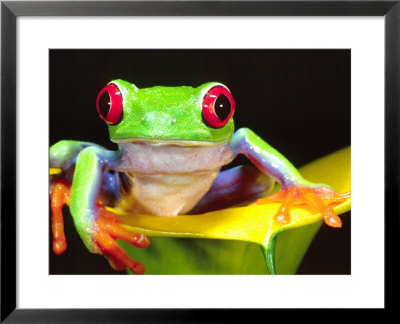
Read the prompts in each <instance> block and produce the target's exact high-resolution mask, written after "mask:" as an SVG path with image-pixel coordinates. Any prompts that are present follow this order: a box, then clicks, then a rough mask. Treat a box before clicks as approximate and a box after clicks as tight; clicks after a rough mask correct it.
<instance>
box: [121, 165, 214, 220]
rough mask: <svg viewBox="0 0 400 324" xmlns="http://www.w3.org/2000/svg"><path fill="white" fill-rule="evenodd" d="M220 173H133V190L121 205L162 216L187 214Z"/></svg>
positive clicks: (135, 210) (128, 208) (131, 209)
mask: <svg viewBox="0 0 400 324" xmlns="http://www.w3.org/2000/svg"><path fill="white" fill-rule="evenodd" d="M217 174H218V172H217V171H214V172H197V173H191V174H135V173H132V172H130V173H129V178H130V179H131V182H132V183H133V185H132V187H131V192H130V193H129V194H128V195H125V196H124V197H123V199H122V200H121V204H120V206H119V208H123V209H124V210H129V211H131V212H132V213H145V214H150V215H158V216H176V215H179V214H184V213H186V212H188V211H189V210H191V209H192V208H193V207H194V206H195V205H196V203H197V202H198V201H199V200H200V199H201V198H202V197H203V196H204V194H205V193H206V192H207V191H208V190H209V189H210V187H211V185H212V183H213V181H214V179H215V177H216V176H217Z"/></svg>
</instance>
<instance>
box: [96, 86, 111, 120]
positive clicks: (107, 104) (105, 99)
mask: <svg viewBox="0 0 400 324" xmlns="http://www.w3.org/2000/svg"><path fill="white" fill-rule="evenodd" d="M98 105H99V110H100V113H101V114H102V115H103V116H104V117H105V118H107V115H108V112H109V111H110V108H111V101H110V95H109V94H108V91H104V92H103V93H102V95H101V96H100V98H99V103H98Z"/></svg>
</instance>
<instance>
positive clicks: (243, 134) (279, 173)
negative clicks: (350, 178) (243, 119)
mask: <svg viewBox="0 0 400 324" xmlns="http://www.w3.org/2000/svg"><path fill="white" fill-rule="evenodd" d="M231 147H232V150H233V152H234V153H235V154H244V155H245V156H247V157H248V158H249V159H250V160H251V162H252V163H253V164H254V165H255V166H257V168H259V169H260V170H261V171H262V172H264V173H266V174H267V175H269V176H270V177H272V178H274V179H275V180H277V181H278V182H279V183H280V184H281V191H280V192H278V193H276V194H274V195H272V196H269V197H265V198H261V199H259V200H258V201H257V202H256V204H257V203H266V202H280V203H281V206H280V208H279V210H278V213H277V214H276V216H275V220H276V221H277V222H278V223H281V224H287V223H289V222H290V209H291V208H292V207H293V206H294V205H297V204H305V205H306V206H307V207H308V208H309V209H311V210H312V211H316V212H320V213H321V214H322V215H323V216H324V220H325V223H326V224H327V225H329V226H332V227H341V225H342V222H341V220H340V218H339V217H338V216H337V215H336V214H335V213H334V211H333V209H332V207H331V206H330V204H332V203H341V202H343V201H345V200H346V199H347V198H348V197H349V196H350V193H344V194H339V193H337V192H336V191H334V190H333V189H332V188H330V187H329V186H327V185H324V184H315V183H311V182H309V181H307V180H305V179H304V178H303V177H302V175H301V174H300V172H299V171H298V170H297V169H296V168H295V167H294V166H293V165H292V164H291V163H290V162H289V161H288V160H287V159H286V158H285V157H284V156H283V155H282V154H280V153H279V152H278V151H277V150H275V149H274V148H272V147H271V146H270V145H269V144H267V143H266V142H265V141H263V140H262V139H261V138H260V137H259V136H257V135H256V134H255V133H254V132H252V131H251V130H250V129H248V128H241V129H239V130H238V131H237V132H236V133H235V134H234V135H233V137H232V140H231Z"/></svg>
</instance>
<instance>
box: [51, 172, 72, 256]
mask: <svg viewBox="0 0 400 324" xmlns="http://www.w3.org/2000/svg"><path fill="white" fill-rule="evenodd" d="M70 195H71V183H70V182H69V181H67V180H66V179H63V178H58V179H52V180H51V181H50V201H51V203H50V210H51V231H52V234H53V251H54V253H56V254H61V253H63V252H64V251H65V249H66V248H67V240H66V238H65V233H64V217H63V214H62V208H63V206H64V205H65V204H69V199H70Z"/></svg>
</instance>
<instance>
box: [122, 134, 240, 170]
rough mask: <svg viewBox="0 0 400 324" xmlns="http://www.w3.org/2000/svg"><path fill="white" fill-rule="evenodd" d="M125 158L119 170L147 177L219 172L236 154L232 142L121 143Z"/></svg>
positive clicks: (123, 157)
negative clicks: (191, 143)
mask: <svg viewBox="0 0 400 324" xmlns="http://www.w3.org/2000/svg"><path fill="white" fill-rule="evenodd" d="M119 147H120V151H121V157H120V159H119V161H118V164H117V165H116V168H115V170H116V171H122V172H134V173H146V174H167V173H168V174H182V173H186V174H187V173H193V172H215V171H216V170H219V169H220V168H221V167H222V166H223V165H226V164H228V163H230V162H231V161H232V160H233V158H234V154H233V152H232V150H231V147H230V145H229V144H228V143H223V144H219V145H216V144H214V145H209V146H205V145H176V144H171V142H168V144H166V143H160V142H157V143H155V144H152V143H150V142H129V143H119Z"/></svg>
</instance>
